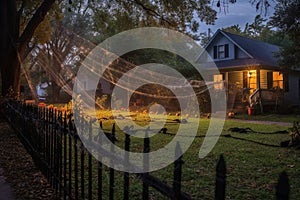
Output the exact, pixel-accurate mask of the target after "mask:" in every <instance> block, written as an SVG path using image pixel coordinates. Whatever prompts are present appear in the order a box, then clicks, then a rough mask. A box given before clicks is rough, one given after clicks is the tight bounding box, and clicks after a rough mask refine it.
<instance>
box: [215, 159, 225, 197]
mask: <svg viewBox="0 0 300 200" xmlns="http://www.w3.org/2000/svg"><path fill="white" fill-rule="evenodd" d="M215 187H216V188H215V200H223V199H225V188H226V163H225V160H224V157H223V155H221V156H220V159H219V161H218V164H217V167H216V186H215Z"/></svg>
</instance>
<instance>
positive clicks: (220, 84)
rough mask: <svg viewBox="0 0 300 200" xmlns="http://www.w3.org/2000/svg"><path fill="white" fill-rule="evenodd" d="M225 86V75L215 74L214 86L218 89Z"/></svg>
mask: <svg viewBox="0 0 300 200" xmlns="http://www.w3.org/2000/svg"><path fill="white" fill-rule="evenodd" d="M223 86H224V84H223V75H222V74H217V75H214V88H215V89H216V90H222V89H223Z"/></svg>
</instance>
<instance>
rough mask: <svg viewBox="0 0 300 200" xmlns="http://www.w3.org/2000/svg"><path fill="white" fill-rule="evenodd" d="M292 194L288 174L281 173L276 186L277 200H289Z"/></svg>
mask: <svg viewBox="0 0 300 200" xmlns="http://www.w3.org/2000/svg"><path fill="white" fill-rule="evenodd" d="M289 193H290V184H289V179H288V176H287V173H286V172H285V171H283V172H281V174H280V175H279V179H278V183H277V185H276V200H288V199H289Z"/></svg>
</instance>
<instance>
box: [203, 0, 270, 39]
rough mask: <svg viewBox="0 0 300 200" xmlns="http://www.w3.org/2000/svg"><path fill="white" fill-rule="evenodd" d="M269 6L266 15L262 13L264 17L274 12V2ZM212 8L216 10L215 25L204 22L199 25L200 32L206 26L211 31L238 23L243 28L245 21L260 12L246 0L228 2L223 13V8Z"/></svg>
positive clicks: (248, 20) (251, 19)
mask: <svg viewBox="0 0 300 200" xmlns="http://www.w3.org/2000/svg"><path fill="white" fill-rule="evenodd" d="M270 3H271V7H270V9H269V10H268V13H267V15H266V16H265V13H262V16H263V17H264V18H269V17H270V16H272V14H273V12H274V5H275V4H274V2H270ZM214 9H215V10H216V11H217V12H218V14H217V17H218V19H217V20H216V21H215V25H209V26H207V25H206V24H205V23H202V24H201V25H200V32H205V31H207V29H208V28H211V30H212V33H214V32H215V31H216V30H217V29H219V28H220V29H221V28H224V27H228V26H232V25H235V24H239V25H240V27H242V29H243V28H244V26H245V24H246V23H247V22H249V23H252V22H253V21H254V18H255V16H256V15H258V14H260V12H259V11H256V9H255V5H251V3H249V1H248V0H239V1H237V3H235V4H229V8H228V11H227V12H226V13H225V12H224V9H223V8H222V9H221V10H220V9H219V8H217V7H216V6H214Z"/></svg>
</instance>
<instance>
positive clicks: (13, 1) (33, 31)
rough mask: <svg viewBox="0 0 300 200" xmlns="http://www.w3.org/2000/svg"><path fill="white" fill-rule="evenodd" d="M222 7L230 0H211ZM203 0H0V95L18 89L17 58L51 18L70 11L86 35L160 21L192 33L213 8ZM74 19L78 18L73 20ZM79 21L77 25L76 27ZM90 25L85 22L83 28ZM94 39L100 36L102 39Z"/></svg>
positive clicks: (260, 1) (261, 2) (44, 33)
mask: <svg viewBox="0 0 300 200" xmlns="http://www.w3.org/2000/svg"><path fill="white" fill-rule="evenodd" d="M213 3H216V4H217V5H218V6H223V7H226V6H228V4H230V3H238V1H236V0H224V1H220V0H219V1H213ZM251 3H252V4H255V3H256V7H257V9H259V8H260V9H265V8H268V7H269V4H268V0H252V1H251ZM211 5H212V4H211V1H209V0H154V1H152V0H130V1H121V0H98V1H96V0H74V1H72V0H69V1H67V0H37V1H28V0H2V1H1V2H0V13H1V18H0V26H1V28H3V30H2V32H1V33H0V56H1V57H0V59H1V61H2V62H1V64H0V68H1V74H2V76H1V77H2V95H5V94H6V93H7V92H8V90H9V88H10V87H12V89H13V90H14V91H16V92H18V91H19V88H20V69H21V68H20V63H21V62H22V60H23V59H24V58H25V57H26V55H28V53H29V52H30V51H31V50H32V48H34V44H35V43H43V42H46V41H49V40H50V38H51V37H50V36H51V31H52V30H51V26H50V25H51V23H50V22H51V21H52V20H60V19H62V18H63V13H64V14H65V13H66V11H67V10H68V11H71V13H70V14H71V15H72V14H73V16H74V18H73V19H71V20H70V21H69V22H70V24H72V25H75V26H73V28H74V27H75V28H74V29H76V28H77V30H79V29H80V27H81V28H82V27H84V26H85V29H83V30H87V29H86V27H88V29H89V30H88V31H85V33H88V35H89V36H91V37H92V36H95V35H97V34H98V35H99V36H101V37H102V39H104V38H106V37H109V36H111V35H113V34H115V33H118V32H120V31H123V30H127V29H130V28H135V27H143V26H160V27H161V26H162V27H167V28H171V29H175V30H178V31H181V32H184V33H187V34H189V35H191V36H193V37H194V38H195V39H196V38H197V34H196V33H197V30H198V28H199V22H200V21H203V22H206V23H207V24H213V23H214V21H215V20H216V11H215V10H213V9H212V6H211ZM79 21H81V22H83V23H78V22H79ZM77 25H80V26H77ZM90 25H92V26H91V27H89V26H90ZM102 39H100V40H102Z"/></svg>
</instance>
